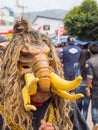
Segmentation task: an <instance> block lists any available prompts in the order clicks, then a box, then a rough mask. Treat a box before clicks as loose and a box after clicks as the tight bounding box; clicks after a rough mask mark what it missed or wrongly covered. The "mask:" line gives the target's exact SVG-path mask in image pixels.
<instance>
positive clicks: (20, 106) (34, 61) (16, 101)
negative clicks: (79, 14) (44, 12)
mask: <svg viewBox="0 0 98 130" xmlns="http://www.w3.org/2000/svg"><path fill="white" fill-rule="evenodd" d="M81 81H82V77H81V76H78V77H77V78H76V79H74V80H73V81H66V80H64V77H63V71H62V64H61V62H60V60H59V58H58V56H57V54H56V50H55V47H54V45H53V43H52V42H51V40H50V39H49V38H48V37H47V36H46V35H45V34H42V33H39V32H38V31H36V30H33V29H32V28H30V27H29V24H28V22H27V21H26V20H25V19H21V20H20V21H16V23H15V25H14V28H13V37H12V39H11V41H10V43H9V44H8V46H7V48H6V52H5V55H4V60H3V64H2V69H1V76H0V101H1V102H0V112H1V114H0V115H1V117H2V118H1V120H2V123H1V125H0V127H1V128H2V129H1V130H4V129H5V130H7V129H8V130H10V129H11V130H89V128H88V126H87V124H86V123H85V121H84V120H83V119H82V117H81V114H80V112H79V110H78V108H77V106H76V105H75V103H74V102H71V101H70V100H76V99H78V98H81V97H83V95H82V94H76V95H71V94H70V93H68V92H69V91H71V90H73V89H75V88H77V87H78V86H79V85H80V83H81ZM3 124H5V125H3ZM4 126H5V128H3V127H4ZM6 128H7V129H6Z"/></svg>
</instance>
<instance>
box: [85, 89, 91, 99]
mask: <svg viewBox="0 0 98 130" xmlns="http://www.w3.org/2000/svg"><path fill="white" fill-rule="evenodd" d="M86 95H87V96H88V97H89V96H90V95H91V92H90V88H87V89H86Z"/></svg>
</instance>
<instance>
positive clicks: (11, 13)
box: [0, 7, 14, 16]
mask: <svg viewBox="0 0 98 130" xmlns="http://www.w3.org/2000/svg"><path fill="white" fill-rule="evenodd" d="M1 9H7V10H8V12H9V13H10V15H11V16H14V11H13V10H12V8H9V7H3V8H0V10H1Z"/></svg>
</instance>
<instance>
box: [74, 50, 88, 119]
mask: <svg viewBox="0 0 98 130" xmlns="http://www.w3.org/2000/svg"><path fill="white" fill-rule="evenodd" d="M89 58H90V54H89V52H88V50H87V49H81V53H80V58H79V61H78V63H75V64H74V69H75V76H76V77H77V76H78V75H81V76H82V78H83V81H82V83H81V85H80V86H79V87H78V88H77V89H76V90H75V93H82V94H83V95H84V97H83V98H81V99H78V100H77V101H76V102H77V105H78V107H79V110H80V112H83V117H84V119H85V120H87V115H88V107H89V103H90V97H88V96H87V95H86V85H87V81H86V65H85V63H86V61H87V60H88V59H89Z"/></svg>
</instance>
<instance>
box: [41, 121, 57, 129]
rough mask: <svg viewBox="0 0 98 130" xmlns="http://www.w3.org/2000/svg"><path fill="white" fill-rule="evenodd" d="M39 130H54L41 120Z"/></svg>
mask: <svg viewBox="0 0 98 130" xmlns="http://www.w3.org/2000/svg"><path fill="white" fill-rule="evenodd" d="M39 130H55V128H54V127H53V125H52V124H51V123H49V122H45V121H44V120H41V125H40V127H39Z"/></svg>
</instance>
